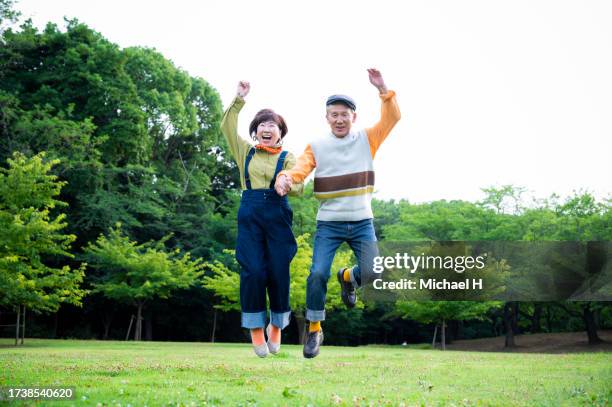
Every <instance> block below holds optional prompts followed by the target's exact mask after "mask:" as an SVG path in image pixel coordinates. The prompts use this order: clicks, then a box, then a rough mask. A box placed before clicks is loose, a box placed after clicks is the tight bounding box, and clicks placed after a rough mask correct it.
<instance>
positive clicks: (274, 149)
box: [255, 144, 283, 154]
mask: <svg viewBox="0 0 612 407" xmlns="http://www.w3.org/2000/svg"><path fill="white" fill-rule="evenodd" d="M255 148H256V149H258V150H264V151H267V152H268V153H270V154H279V153H280V152H281V151H282V150H283V146H276V147H267V146H262V145H261V144H257V145H256V146H255Z"/></svg>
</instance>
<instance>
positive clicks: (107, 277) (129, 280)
mask: <svg viewBox="0 0 612 407" xmlns="http://www.w3.org/2000/svg"><path fill="white" fill-rule="evenodd" d="M164 242H165V240H164V239H162V240H160V241H158V242H148V243H143V244H137V243H136V242H134V241H130V239H129V238H128V237H126V236H123V235H122V233H121V225H117V227H116V228H111V229H110V231H109V234H108V237H106V236H104V235H100V237H98V239H97V241H96V242H95V243H90V244H89V245H88V246H87V247H86V249H85V258H86V259H87V260H88V261H89V264H90V267H91V268H93V269H94V270H95V271H96V272H97V275H96V276H95V279H94V281H95V283H94V289H93V292H99V293H102V294H103V295H104V296H105V297H107V298H109V299H112V300H116V301H119V302H123V303H127V304H131V305H134V306H135V307H136V308H137V316H136V329H135V331H134V340H141V338H142V310H143V308H144V307H145V306H146V304H147V303H148V302H150V301H151V300H153V299H154V298H163V299H165V298H168V297H169V296H170V295H171V294H172V292H173V291H175V290H177V289H181V288H188V287H190V286H192V285H194V284H195V283H196V282H197V280H198V278H199V277H200V276H201V275H202V274H203V271H202V268H203V265H202V261H201V259H196V260H191V255H190V254H189V253H184V254H183V255H182V256H181V255H180V254H181V251H180V250H179V249H175V250H174V251H172V252H170V253H168V252H167V251H166V250H165V247H164Z"/></svg>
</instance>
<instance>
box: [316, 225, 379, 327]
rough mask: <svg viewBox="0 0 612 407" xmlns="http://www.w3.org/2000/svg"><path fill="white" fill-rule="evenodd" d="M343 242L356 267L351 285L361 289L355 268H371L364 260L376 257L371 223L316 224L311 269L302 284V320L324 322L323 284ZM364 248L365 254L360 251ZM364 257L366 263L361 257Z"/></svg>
mask: <svg viewBox="0 0 612 407" xmlns="http://www.w3.org/2000/svg"><path fill="white" fill-rule="evenodd" d="M343 242H347V243H348V245H349V246H350V248H351V249H352V250H353V253H355V257H356V258H357V263H358V265H357V266H355V267H353V269H352V272H351V281H352V282H353V284H354V285H355V286H356V287H358V286H360V285H361V272H362V270H361V268H360V266H359V264H361V265H364V264H369V265H371V264H372V261H368V259H369V258H370V257H372V256H375V255H377V254H376V253H377V252H378V250H377V245H376V234H375V233H374V223H373V222H372V219H364V220H359V221H345V222H343V221H318V222H317V231H316V234H315V241H314V248H313V254H312V267H311V268H310V275H309V276H308V280H307V283H306V319H308V320H309V321H323V320H324V319H325V296H326V295H327V282H328V280H329V278H330V276H331V272H330V269H331V265H332V262H333V260H334V256H335V254H336V250H337V249H338V247H340V245H341V244H342V243H343ZM364 247H365V248H366V250H363V249H364ZM364 256H367V257H368V259H364V258H362V257H364Z"/></svg>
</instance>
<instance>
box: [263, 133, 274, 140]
mask: <svg viewBox="0 0 612 407" xmlns="http://www.w3.org/2000/svg"><path fill="white" fill-rule="evenodd" d="M261 138H262V140H266V141H270V140H272V136H271V135H269V134H263V135H262V136H261Z"/></svg>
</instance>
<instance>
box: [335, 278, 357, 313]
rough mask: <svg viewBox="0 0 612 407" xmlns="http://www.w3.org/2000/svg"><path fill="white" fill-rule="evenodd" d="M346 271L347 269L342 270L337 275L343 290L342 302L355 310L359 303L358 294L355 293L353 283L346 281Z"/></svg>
mask: <svg viewBox="0 0 612 407" xmlns="http://www.w3.org/2000/svg"><path fill="white" fill-rule="evenodd" d="M344 270H345V269H340V271H339V272H338V274H336V276H337V277H338V282H339V283H340V287H341V288H342V294H341V297H342V302H343V303H344V305H346V307H347V308H353V307H355V303H356V302H357V292H356V291H355V287H354V286H353V282H352V281H344Z"/></svg>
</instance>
